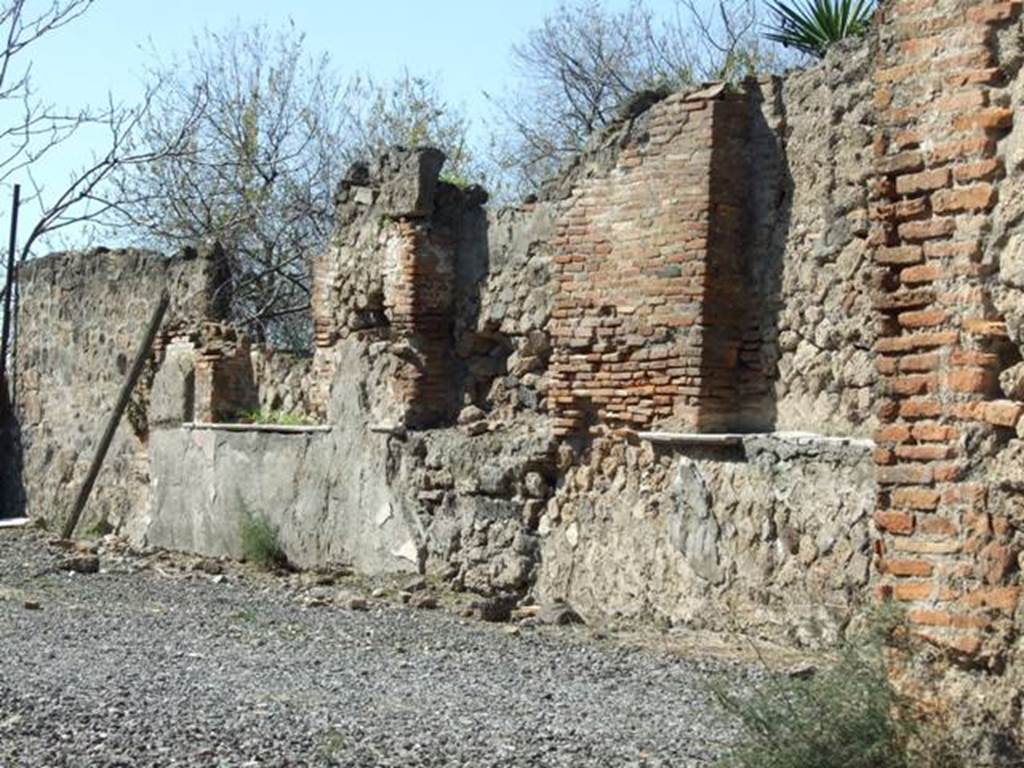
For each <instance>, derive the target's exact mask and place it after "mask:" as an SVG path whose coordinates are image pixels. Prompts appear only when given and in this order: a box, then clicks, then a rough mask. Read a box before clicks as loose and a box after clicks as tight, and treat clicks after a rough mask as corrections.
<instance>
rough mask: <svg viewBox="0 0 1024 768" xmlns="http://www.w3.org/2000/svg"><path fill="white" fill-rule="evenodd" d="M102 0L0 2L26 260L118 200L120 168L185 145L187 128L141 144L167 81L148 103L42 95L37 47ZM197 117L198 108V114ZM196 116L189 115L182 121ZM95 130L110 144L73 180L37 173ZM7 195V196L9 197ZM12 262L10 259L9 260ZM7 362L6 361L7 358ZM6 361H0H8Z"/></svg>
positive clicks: (5, 169)
mask: <svg viewBox="0 0 1024 768" xmlns="http://www.w3.org/2000/svg"><path fill="white" fill-rule="evenodd" d="M93 2H94V0H51V1H50V2H46V3H40V2H30V0H5V1H4V2H3V4H2V5H0V46H2V48H0V115H3V116H4V117H3V122H0V191H5V190H7V189H9V188H10V187H11V186H13V184H15V183H21V184H22V185H23V186H24V187H25V188H26V191H27V192H28V194H27V195H25V196H24V197H23V198H22V207H23V208H24V211H23V212H22V214H21V221H22V222H23V223H24V224H26V225H27V227H26V228H23V231H24V232H25V234H24V235H22V236H21V238H20V246H19V250H18V262H19V263H21V262H24V261H25V260H26V259H28V258H29V256H30V255H31V254H32V253H33V252H34V249H35V248H36V246H37V245H38V244H39V243H40V242H41V241H44V240H46V239H47V238H49V237H51V236H53V235H55V234H56V233H60V232H62V231H65V230H67V229H68V228H71V227H75V226H82V225H86V224H88V223H89V222H95V221H97V220H99V219H100V218H101V217H102V216H103V215H104V213H106V212H107V211H108V210H109V209H110V206H109V204H108V203H107V202H106V200H105V198H104V197H103V196H102V195H100V194H99V190H100V188H101V187H102V186H103V185H104V183H105V182H106V181H107V180H108V179H109V178H110V177H111V175H112V174H113V172H114V171H115V169H117V170H120V169H122V168H128V167H133V166H136V165H144V164H147V163H150V162H153V161H154V160H157V159H160V158H163V157H168V156H173V155H175V154H178V153H180V152H181V151H182V149H183V145H182V139H183V137H184V135H185V132H184V131H183V130H181V131H178V132H176V133H169V134H168V135H167V136H166V137H165V141H164V142H162V143H160V144H152V145H149V146H147V147H145V148H140V147H139V146H138V145H137V144H136V143H135V135H136V131H137V129H138V128H139V127H140V123H141V121H142V120H143V118H144V116H145V114H146V112H147V110H148V108H149V106H150V104H151V101H152V99H153V97H154V94H155V91H156V89H157V88H158V87H159V83H154V84H153V86H152V88H151V89H149V90H147V92H146V93H145V95H144V96H143V98H142V100H141V102H140V103H139V104H138V105H135V106H133V107H125V106H123V105H120V104H118V103H116V102H114V100H113V98H108V101H107V104H106V105H105V106H102V107H99V108H82V109H80V110H77V111H68V110H63V109H58V108H56V107H55V106H54V105H53V104H52V103H50V102H48V101H46V100H45V98H43V97H42V96H40V95H39V93H38V92H37V91H36V88H35V85H34V83H33V81H32V64H31V53H32V51H31V49H32V47H33V46H34V45H35V44H36V43H37V42H38V41H39V40H40V39H42V38H43V37H46V36H48V35H50V34H52V33H55V32H57V31H59V30H60V29H61V28H62V27H64V26H66V25H68V24H70V23H72V22H73V21H75V20H76V19H78V18H79V17H80V16H82V14H84V13H86V12H87V11H88V10H89V8H90V6H91V5H92V4H93ZM192 117H193V119H194V114H193V116H192ZM187 123H188V120H187V119H186V120H183V121H182V126H183V127H184V126H185V125H187ZM84 132H88V133H89V135H90V137H91V138H93V139H94V140H96V141H97V142H99V145H100V146H102V147H103V149H102V150H101V151H100V152H98V153H97V154H95V155H94V156H93V157H92V159H91V160H90V161H89V162H88V163H86V164H85V165H84V166H82V167H80V168H78V169H76V170H73V171H71V173H70V175H69V178H68V181H67V182H66V184H64V185H62V186H60V187H58V188H56V189H55V188H53V187H52V186H51V187H49V188H47V187H46V186H44V185H43V184H41V183H39V182H38V180H37V170H38V168H39V166H40V163H41V162H43V161H44V160H48V159H50V157H52V156H53V155H55V154H57V153H58V152H59V150H60V149H61V148H62V147H64V146H66V145H67V143H68V142H69V141H71V140H72V139H73V138H74V137H76V136H78V135H79V134H81V133H84ZM0 199H6V195H5V196H4V197H3V198H0ZM2 263H3V264H6V259H4V260H2ZM0 269H3V273H0V275H2V277H3V281H2V283H3V286H4V302H3V303H2V304H0V312H2V311H3V310H2V307H5V306H10V303H9V301H8V294H12V293H13V291H14V288H13V286H14V281H13V280H12V278H13V275H7V274H6V267H0ZM3 327H4V333H3V334H2V335H3V339H2V348H3V350H5V351H6V350H7V349H8V342H9V334H10V322H9V321H5V322H4V324H3ZM5 362H6V361H5ZM2 367H3V366H0V368H2Z"/></svg>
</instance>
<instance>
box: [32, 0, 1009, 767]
mask: <svg viewBox="0 0 1024 768" xmlns="http://www.w3.org/2000/svg"><path fill="white" fill-rule="evenodd" d="M1020 10H1021V4H1020V3H1019V2H968V0H939V1H938V2H923V0H890V2H886V3H884V4H883V5H882V11H881V13H880V16H879V23H878V25H876V27H874V28H873V29H872V31H871V32H870V34H868V35H867V37H866V39H864V40H860V41H855V42H853V43H850V44H846V45H843V46H839V47H838V48H837V49H836V50H835V51H833V52H832V53H830V54H829V56H828V57H826V59H825V61H824V62H822V63H821V64H820V65H818V66H815V67H812V68H809V69H807V70H805V71H802V72H796V73H793V74H791V75H789V76H788V77H786V78H784V79H779V78H772V79H765V80H761V81H756V82H754V81H751V82H749V83H747V84H745V85H744V87H743V88H742V89H737V90H729V89H725V88H722V87H719V86H712V87H708V88H701V89H699V90H695V91H690V92H683V93H676V94H663V93H649V94H644V95H643V97H642V98H640V99H638V100H637V101H636V102H634V103H633V104H630V105H626V106H625V108H624V110H623V112H622V114H621V115H620V118H619V119H618V120H617V121H616V122H615V123H614V124H613V125H612V126H610V127H609V129H608V130H607V131H605V132H603V133H602V134H600V135H598V136H595V137H593V138H592V140H591V142H590V144H589V145H588V147H587V149H586V151H585V152H584V153H583V154H582V155H581V156H580V157H578V158H576V159H575V161H574V162H573V163H571V164H570V165H569V166H568V167H567V168H566V169H565V172H564V173H563V174H562V175H560V176H559V177H558V178H557V179H555V180H553V181H552V182H551V183H550V184H548V185H547V186H546V188H545V189H544V190H543V192H542V194H541V195H540V197H539V198H538V199H535V200H531V201H529V202H525V203H524V204H522V205H520V206H517V207H514V208H509V209H505V210H500V211H493V210H488V209H486V208H485V207H484V203H485V202H486V193H485V192H484V191H483V190H482V189H480V188H478V187H468V188H460V187H457V186H455V185H452V184H448V183H445V182H444V181H442V180H441V178H440V170H441V167H442V163H443V157H442V156H441V155H440V154H439V153H438V152H436V151H435V150H430V149H423V148H420V149H402V148H395V149H394V150H392V151H390V152H388V153H386V154H385V155H384V156H383V157H381V158H379V159H377V160H376V161H374V162H373V163H371V164H365V165H363V164H360V165H356V166H354V167H353V168H352V169H351V170H350V172H349V173H348V175H347V177H346V178H345V180H344V181H343V183H342V184H341V187H340V189H339V194H338V200H337V213H336V229H335V233H334V236H333V238H332V240H331V243H330V246H329V247H328V248H327V249H325V251H324V252H323V253H322V254H318V255H317V257H316V260H315V264H314V268H313V275H314V291H313V318H314V331H315V334H314V336H315V350H314V353H313V355H312V357H311V358H306V359H298V358H289V357H287V356H283V355H279V354H278V353H274V352H268V351H264V350H253V349H251V348H250V347H249V345H248V342H247V340H246V339H245V338H244V337H243V336H242V335H239V334H237V332H235V331H234V329H231V328H228V327H225V326H223V325H220V324H217V323H215V322H211V321H213V320H216V317H215V315H216V312H215V307H213V306H212V304H211V303H210V301H207V305H204V306H200V307H193V308H192V309H190V310H188V311H183V310H179V314H182V315H183V317H182V318H181V319H179V320H176V321H175V322H173V323H171V324H170V325H169V326H168V327H167V328H165V332H164V333H163V334H162V335H161V340H160V343H159V344H158V346H157V349H156V350H155V352H154V357H153V366H154V371H153V373H152V376H151V377H149V378H148V379H147V383H146V385H145V386H144V387H143V388H142V390H140V392H141V395H140V398H139V404H138V407H137V408H136V411H135V414H136V416H135V418H134V420H133V421H132V422H131V423H132V424H133V425H135V426H134V427H132V426H126V427H123V428H122V430H123V432H124V434H122V435H121V436H120V437H119V444H118V447H117V450H116V451H115V453H114V457H113V462H114V463H113V464H112V465H108V470H107V472H108V475H107V476H106V478H105V479H101V487H104V489H105V490H104V491H103V493H102V494H101V495H100V497H99V499H100V500H99V501H97V502H96V505H97V511H98V514H102V515H103V516H105V517H108V518H109V519H111V520H114V521H124V520H125V519H126V517H127V518H130V519H129V520H128V524H126V526H125V527H126V529H129V530H130V531H131V533H132V535H133V537H134V538H135V539H136V540H137V541H140V542H149V543H156V544H162V545H166V546H175V547H185V548H192V549H202V550H203V551H214V550H215V551H218V552H227V553H231V554H237V552H238V550H237V532H238V529H239V525H240V524H241V523H240V521H241V520H242V519H244V515H247V514H262V515H265V516H267V517H268V518H270V519H271V520H272V521H273V522H274V523H275V524H277V525H280V526H281V528H282V536H283V537H284V541H285V545H286V548H287V549H288V551H289V554H290V555H291V556H292V557H293V558H294V559H295V560H296V561H297V562H301V563H304V564H313V563H316V562H320V561H322V560H324V559H334V558H339V559H347V560H350V561H352V562H355V563H357V564H358V565H359V566H360V567H361V568H364V569H366V570H408V569H413V570H421V571H428V572H431V573H435V574H437V575H439V576H441V577H443V578H445V579H447V580H449V581H450V582H451V583H452V584H453V585H454V586H457V587H459V588H464V589H468V590H472V591H475V592H479V593H481V594H491V595H503V596H509V597H510V599H511V598H519V597H523V596H525V595H528V594H531V593H532V596H533V597H536V598H540V599H553V598H559V597H560V598H565V599H568V600H570V601H572V602H573V603H574V605H575V606H576V607H577V608H578V610H580V611H581V612H583V613H584V614H585V615H587V616H588V617H591V616H599V615H602V614H621V615H627V616H631V617H637V618H644V619H651V618H654V619H660V620H664V621H668V622H671V623H680V624H686V625H692V626H702V627H707V628H712V629H723V630H724V629H730V628H733V627H736V626H745V627H747V628H751V629H753V630H754V631H756V632H757V633H758V634H761V635H764V636H770V637H774V638H786V639H789V640H790V641H792V642H799V643H822V642H829V641H831V640H834V639H835V638H836V637H837V635H838V634H839V633H840V632H841V631H842V629H843V627H844V626H845V625H846V623H847V622H848V621H849V620H850V616H851V614H852V612H853V611H854V610H855V608H856V606H857V605H858V603H859V602H860V601H863V600H865V599H866V598H867V597H868V596H869V595H870V594H871V593H872V592H874V593H877V594H882V595H888V596H891V597H893V598H894V599H895V600H897V601H898V602H900V603H901V604H903V605H905V606H906V608H907V612H908V617H909V619H910V620H911V622H912V626H913V630H914V632H915V634H916V635H917V636H918V637H919V638H921V639H923V640H924V641H925V642H926V643H928V647H929V648H931V649H932V653H933V654H934V660H935V661H937V662H938V663H936V664H935V665H933V666H932V667H931V668H930V669H931V671H932V672H934V674H935V676H936V680H938V681H939V683H940V684H941V685H947V686H948V685H953V684H957V685H960V686H961V689H962V690H969V689H971V688H972V686H974V687H979V685H980V684H982V683H983V684H984V685H983V686H980V687H983V688H984V689H985V690H987V691H991V692H993V697H992V700H991V701H990V702H989V705H991V706H989V705H985V704H983V703H979V704H978V705H977V707H974V708H973V709H972V710H971V711H972V712H975V713H976V714H977V717H978V718H979V722H980V721H981V720H984V719H985V718H988V720H989V721H991V722H997V721H998V722H1000V723H1003V724H1005V723H1006V722H1007V721H1008V719H1010V718H1012V717H1014V716H1015V715H1014V712H1016V711H1017V709H1015V707H1018V705H1017V704H1015V703H1014V702H1015V701H1016V699H1015V698H1014V696H1013V695H1012V694H1011V689H1012V688H1013V687H1014V685H1015V684H1016V681H1017V680H1018V679H1019V676H1020V670H1021V669H1024V667H1022V666H1021V664H1020V662H1019V660H1018V659H1017V654H1019V651H1018V650H1017V643H1016V642H1015V638H1016V634H1017V631H1018V630H1017V627H1018V624H1019V620H1018V618H1017V617H1018V613H1019V610H1020V606H1019V591H1020V574H1019V562H1018V560H1019V557H1020V555H1021V553H1022V551H1024V547H1022V540H1021V535H1020V533H1019V528H1020V518H1021V514H1020V509H1021V500H1020V499H1021V497H1020V492H1021V489H1022V488H1024V477H1022V476H1021V472H1020V470H1019V463H1020V462H1019V460H1020V458H1021V457H1022V455H1024V449H1022V447H1021V446H1022V445H1024V424H1022V422H1021V417H1022V414H1024V364H1022V362H1021V361H1022V359H1024V354H1022V353H1024V311H1022V310H1021V307H1022V306H1024V301H1022V298H1024V297H1022V296H1021V292H1022V291H1024V277H1022V275H1024V266H1022V264H1024V256H1022V254H1024V246H1022V242H1024V240H1022V235H1021V233H1020V222H1021V221H1024V203H1022V202H1021V201H1022V200H1024V195H1022V194H1021V193H1020V189H1019V187H1020V182H1019V181H1018V177H1019V174H1018V173H1017V171H1018V170H1019V169H1020V166H1021V165H1022V163H1024V141H1022V136H1024V133H1021V130H1020V127H1019V125H1017V122H1018V121H1015V120H1014V115H1015V112H1016V109H1017V107H1018V106H1019V103H1020V101H1021V99H1022V98H1024V90H1022V89H1024V78H1020V77H1019V76H1018V71H1019V67H1020V63H1021V60H1022V59H1021V46H1020V42H1019V41H1020V31H1021V19H1020ZM208 263H209V260H206V261H204V260H203V259H198V260H196V259H193V260H192V261H187V260H176V261H167V262H164V261H160V260H157V259H155V258H154V257H152V256H147V255H139V254H133V253H130V252H113V253H106V254H97V255H93V256H92V257H90V258H85V257H84V256H75V255H73V256H65V257H61V258H54V259H51V260H48V261H43V262H40V263H39V264H38V265H36V266H34V267H31V268H30V269H29V270H28V271H27V272H26V274H25V278H24V279H25V283H24V285H25V288H24V290H23V296H24V297H25V301H24V302H23V305H22V313H23V315H24V318H23V320H22V322H21V325H20V328H21V333H22V341H23V343H22V344H21V346H20V349H21V350H22V351H23V353H22V357H21V361H22V362H21V365H22V366H23V369H22V371H23V372H22V373H20V374H19V375H20V376H21V377H22V380H21V384H22V386H20V387H19V389H20V391H21V392H23V393H25V397H24V399H23V400H22V401H21V403H20V404H19V409H20V410H19V416H20V420H21V427H22V430H23V431H24V434H25V462H26V477H27V478H29V481H28V490H29V492H30V494H29V495H30V507H31V505H33V504H35V506H34V507H33V514H46V512H45V508H46V506H47V505H53V506H55V507H60V506H62V505H64V504H65V503H66V496H67V494H68V493H69V492H70V491H69V489H71V488H72V487H73V486H74V485H75V483H74V481H75V480H76V478H77V476H78V475H79V474H80V472H81V468H82V463H83V462H84V461H85V460H87V451H86V449H87V447H88V446H89V445H90V441H91V440H92V439H93V438H92V437H91V435H92V428H93V427H92V425H94V424H98V419H99V418H101V417H102V414H100V415H97V414H95V413H94V412H95V411H96V410H97V409H99V408H100V401H101V400H102V401H103V402H106V401H107V400H110V399H112V392H113V391H116V386H117V384H118V383H119V380H120V379H119V375H118V374H117V373H116V372H117V371H118V369H119V363H120V361H119V360H118V359H117V357H116V355H117V354H118V353H121V352H123V353H124V355H125V356H126V357H128V356H130V354H131V351H132V346H133V337H132V334H133V333H134V332H135V331H136V330H137V328H138V326H139V325H140V324H141V323H142V322H144V315H145V314H146V312H145V310H144V308H142V307H141V306H140V302H141V301H142V299H143V298H145V297H147V296H154V295H156V293H158V292H159V289H160V288H161V287H163V286H165V285H179V288H177V289H176V291H175V292H176V295H179V296H186V295H187V296H192V295H200V294H202V293H203V291H202V290H200V291H199V292H198V293H196V290H195V289H197V288H201V287H202V286H204V285H205V286H207V287H208V286H209V285H210V282H211V279H212V278H211V276H210V275H211V274H212V272H211V270H212V269H213V267H211V266H204V265H208ZM193 283H194V284H195V285H194V287H190V286H193ZM208 292H209V291H208V290H207V293H208ZM140 315H141V316H142V317H140ZM184 315H187V316H188V317H184ZM248 407H261V408H263V409H264V410H282V411H286V412H290V413H295V414H307V415H313V416H316V417H317V418H319V419H320V420H321V421H322V423H323V425H324V426H325V427H327V428H328V430H329V431H324V432H311V433H309V434H307V435H305V436H295V435H281V434H265V433H259V434H253V435H236V434H233V433H232V434H228V433H219V432H210V431H204V430H199V431H196V430H188V429H183V428H182V426H181V425H182V423H184V422H186V421H190V420H196V419H199V420H218V419H223V418H229V417H230V416H231V414H232V413H235V412H237V411H238V410H240V409H244V408H248ZM133 429H134V432H133V431H132V430H133ZM149 431H152V432H153V434H152V435H150V434H149ZM680 433H686V434H680ZM823 436H824V437H823ZM872 439H874V442H875V443H876V445H875V446H872ZM147 440H148V442H147ZM83 453H85V454H86V455H85V458H80V454H83ZM147 462H148V464H147ZM147 467H151V469H147ZM281 467H283V468H284V470H282V469H280V468H281ZM282 471H283V472H284V473H285V474H286V475H287V477H283V476H281V472H282ZM254 477H255V478H256V479H253V478H254ZM193 480H194V482H193ZM33 497H34V499H35V500H34V501H33ZM40 505H42V506H40ZM128 510H131V513H130V514H127V511H128ZM204 548H207V549H204ZM872 587H873V588H874V589H872ZM982 675H984V676H982ZM993 675H994V676H993ZM950 681H952V682H950ZM972 706H973V705H972ZM986 707H988V708H987V709H986ZM1000 707H1001V708H1002V709H1001V711H999V712H996V710H999V708H1000ZM986 713H987V714H986ZM979 754H981V753H979ZM979 759H981V758H979Z"/></svg>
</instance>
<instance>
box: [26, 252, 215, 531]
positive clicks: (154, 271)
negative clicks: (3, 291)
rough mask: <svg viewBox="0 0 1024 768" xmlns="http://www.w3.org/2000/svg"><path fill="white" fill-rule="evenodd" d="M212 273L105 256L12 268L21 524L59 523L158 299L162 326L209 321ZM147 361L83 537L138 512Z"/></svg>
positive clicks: (143, 258) (203, 267) (207, 258)
mask: <svg viewBox="0 0 1024 768" xmlns="http://www.w3.org/2000/svg"><path fill="white" fill-rule="evenodd" d="M219 270H220V264H219V263H218V261H217V259H216V258H215V257H214V254H213V253H196V252H194V251H189V252H186V253H184V254H182V255H180V256H178V257H176V258H173V259H165V258H163V257H162V256H160V255H158V254H154V253H148V252H144V251H134V250H114V251H111V250H107V249H100V250H98V251H91V252H88V253H67V254H56V255H53V256H49V257H46V258H43V259H38V260H36V261H33V262H30V263H29V264H27V265H25V266H24V267H22V268H21V269H20V270H19V273H18V286H19V297H20V299H19V304H18V345H17V351H18V356H17V361H16V369H15V372H14V376H15V383H16V391H17V401H16V407H17V418H18V421H19V424H20V430H21V439H22V448H23V466H24V474H23V477H24V483H25V491H26V496H27V511H28V513H29V514H30V515H31V516H33V517H40V518H43V519H45V520H49V521H59V520H63V518H64V517H65V516H66V515H67V513H68V510H69V507H70V504H71V502H72V501H73V499H74V495H75V493H77V491H78V488H79V486H80V485H81V482H82V479H83V478H84V475H85V473H86V471H87V469H88V466H89V463H90V462H91V460H92V457H93V449H94V448H95V446H96V443H97V441H98V440H99V438H100V436H101V435H102V433H103V429H104V427H105V426H106V421H107V419H108V418H109V415H110V412H111V410H112V409H113V406H114V403H115V401H116V399H117V394H118V391H119V390H120V387H121V384H122V383H123V381H124V377H125V374H126V373H127V370H128V366H129V365H131V362H132V360H133V358H134V356H135V353H136V351H137V348H138V344H139V342H140V341H141V338H142V333H143V331H144V329H145V327H146V324H147V323H148V322H149V318H150V316H151V315H152V312H153V310H154V309H155V306H156V302H157V299H158V298H159V296H160V294H161V292H162V291H164V290H166V291H168V293H169V294H170V296H171V297H172V302H171V307H170V309H169V310H168V315H167V319H166V322H165V325H166V326H167V327H171V326H175V325H183V324H189V323H192V322H193V320H194V319H195V318H202V317H215V316H216V315H217V314H218V302H217V300H216V297H215V295H214V286H215V284H216V283H217V279H216V278H217V275H218V273H219ZM157 357H158V352H156V351H155V352H154V356H153V359H152V360H151V364H150V368H149V371H148V372H147V373H146V374H145V375H144V381H143V384H142V386H140V387H139V388H138V389H137V391H136V394H135V396H134V397H133V400H132V403H131V405H130V406H129V409H128V413H127V418H125V419H123V420H122V423H121V425H120V426H119V428H118V430H117V433H116V435H115V438H114V442H113V444H112V445H111V448H110V451H109V454H108V456H107V460H106V462H105V463H104V466H103V470H102V472H101V473H100V476H99V478H98V480H97V482H96V487H95V490H94V491H93V494H92V497H91V499H90V503H89V508H88V514H87V515H86V517H85V520H84V521H83V530H85V529H88V528H89V527H91V526H92V525H94V524H96V523H100V522H102V523H104V524H109V525H114V526H116V525H119V524H122V523H123V522H124V521H125V520H127V519H128V518H129V517H130V516H131V515H132V514H134V513H136V512H137V511H138V510H140V509H144V508H145V507H146V503H147V488H148V482H149V479H148V475H149V468H148V456H147V454H146V451H145V445H146V439H147V435H148V431H149V424H148V420H147V411H148V391H149V387H148V382H149V380H151V377H152V375H153V371H154V368H155V365H156V362H157Z"/></svg>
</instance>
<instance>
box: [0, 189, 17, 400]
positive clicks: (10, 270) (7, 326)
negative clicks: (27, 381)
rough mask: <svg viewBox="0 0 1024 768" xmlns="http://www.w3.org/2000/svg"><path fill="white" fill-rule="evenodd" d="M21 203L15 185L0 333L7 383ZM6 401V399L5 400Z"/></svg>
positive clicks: (0, 364) (1, 372) (1, 370)
mask: <svg viewBox="0 0 1024 768" xmlns="http://www.w3.org/2000/svg"><path fill="white" fill-rule="evenodd" d="M20 202H21V185H20V184H15V185H14V202H13V203H12V204H11V239H10V243H9V245H8V249H7V286H6V287H5V288H4V323H3V330H2V331H0V382H6V381H7V349H8V341H9V340H10V336H11V297H12V296H13V295H14V249H15V246H16V245H17V243H18V207H19V205H20ZM4 399H5V400H6V398H4Z"/></svg>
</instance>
